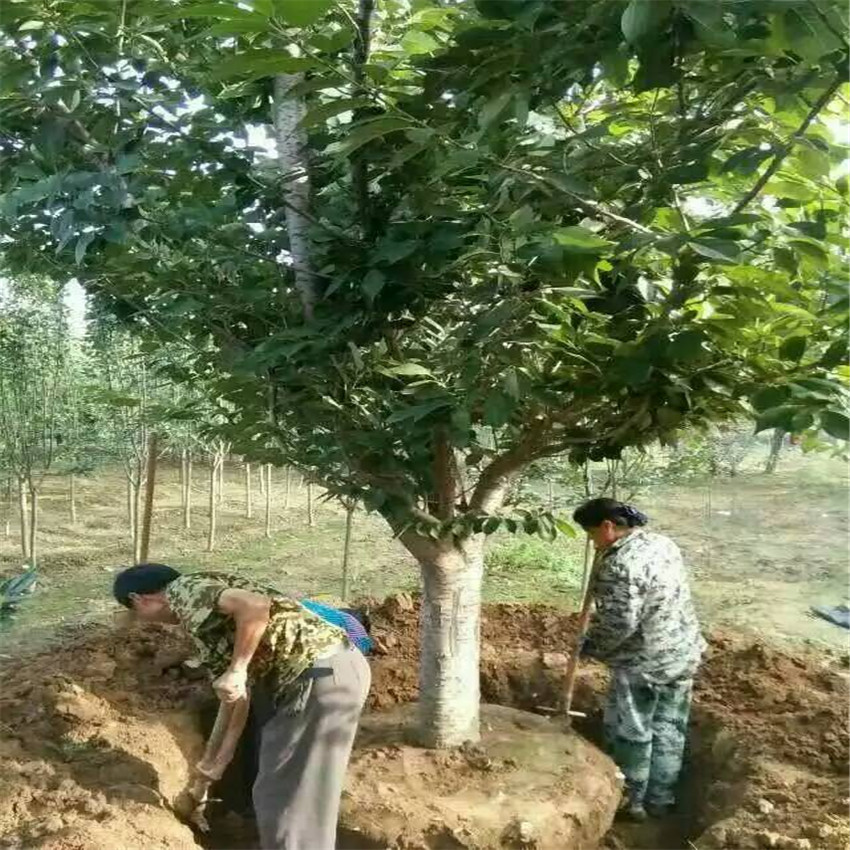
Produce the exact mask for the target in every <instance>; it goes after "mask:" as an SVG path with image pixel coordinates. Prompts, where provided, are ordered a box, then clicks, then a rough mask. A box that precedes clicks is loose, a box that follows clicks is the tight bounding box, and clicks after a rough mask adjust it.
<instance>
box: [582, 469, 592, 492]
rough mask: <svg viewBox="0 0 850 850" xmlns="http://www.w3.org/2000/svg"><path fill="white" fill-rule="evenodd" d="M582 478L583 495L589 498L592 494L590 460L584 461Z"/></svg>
mask: <svg viewBox="0 0 850 850" xmlns="http://www.w3.org/2000/svg"><path fill="white" fill-rule="evenodd" d="M582 479H583V482H584V495H585V498H587V499H589V498H591V497H592V496H593V470H592V469H591V468H590V461H585V462H584V467H583V468H582Z"/></svg>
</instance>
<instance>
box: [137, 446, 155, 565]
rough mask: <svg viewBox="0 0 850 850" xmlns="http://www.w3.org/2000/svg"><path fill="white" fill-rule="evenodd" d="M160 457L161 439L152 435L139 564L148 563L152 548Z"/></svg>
mask: <svg viewBox="0 0 850 850" xmlns="http://www.w3.org/2000/svg"><path fill="white" fill-rule="evenodd" d="M158 455H159V438H158V436H157V434H156V433H153V434H151V435H150V439H149V442H148V464H147V472H146V473H145V512H144V515H143V516H142V532H141V536H140V540H139V563H140V564H144V563H147V560H148V553H149V552H150V546H151V523H152V522H153V497H154V491H155V488H156V464H157V459H158Z"/></svg>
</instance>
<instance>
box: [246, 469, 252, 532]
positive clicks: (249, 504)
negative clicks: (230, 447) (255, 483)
mask: <svg viewBox="0 0 850 850" xmlns="http://www.w3.org/2000/svg"><path fill="white" fill-rule="evenodd" d="M253 515H254V503H253V493H252V492H251V464H250V463H248V462H247V461H246V463H245V519H251V517H252V516H253Z"/></svg>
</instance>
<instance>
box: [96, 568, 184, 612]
mask: <svg viewBox="0 0 850 850" xmlns="http://www.w3.org/2000/svg"><path fill="white" fill-rule="evenodd" d="M176 578H180V573H178V572H177V570H175V569H174V567H168V566H166V565H165V564H137V565H136V566H135V567H126V568H125V569H123V570H121V572H120V573H118V575H117V576H115V583H114V584H113V585H112V592H113V594H114V595H115V598H116V599H117V600H118V601H119V602H120V603H121V604H122V605H123V606H124V607H125V608H130V607H131V606H130V594H131V593H140V594H145V593H158V592H159V591H160V590H162V589H163V588H165V587H166V586H167V585H169V584H171V582H173V581H174V579H176Z"/></svg>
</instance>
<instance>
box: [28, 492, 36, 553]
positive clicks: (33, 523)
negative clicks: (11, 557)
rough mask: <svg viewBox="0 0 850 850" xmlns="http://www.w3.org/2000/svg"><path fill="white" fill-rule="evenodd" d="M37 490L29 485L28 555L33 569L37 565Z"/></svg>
mask: <svg viewBox="0 0 850 850" xmlns="http://www.w3.org/2000/svg"><path fill="white" fill-rule="evenodd" d="M37 534H38V490H36V489H35V487H33V486H32V485H31V484H30V553H29V564H30V566H31V567H32V568H33V569H35V568H36V565H37V563H38V554H37V542H38V538H37Z"/></svg>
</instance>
